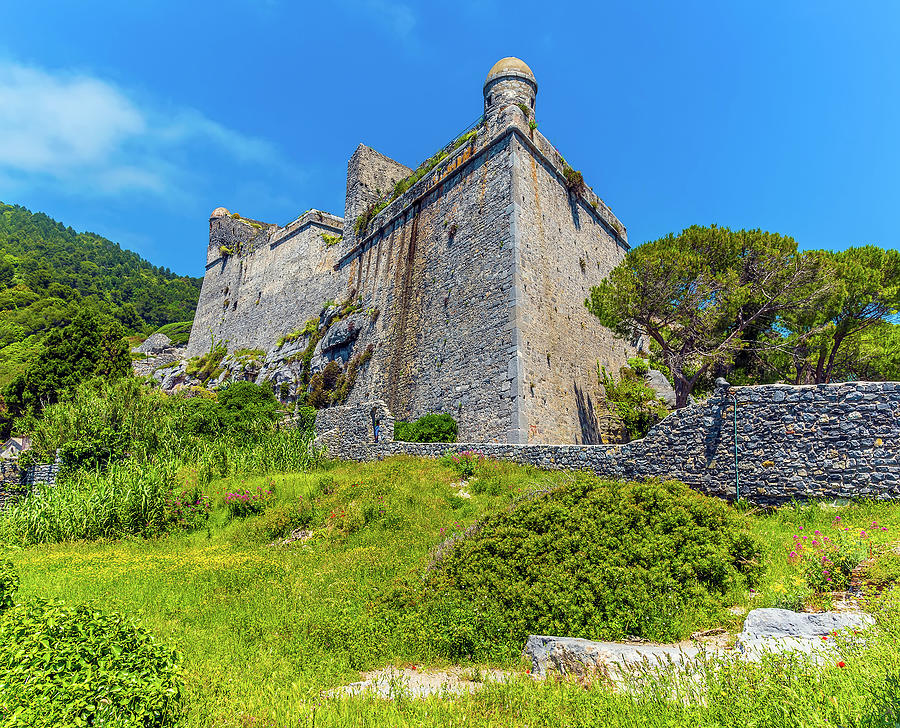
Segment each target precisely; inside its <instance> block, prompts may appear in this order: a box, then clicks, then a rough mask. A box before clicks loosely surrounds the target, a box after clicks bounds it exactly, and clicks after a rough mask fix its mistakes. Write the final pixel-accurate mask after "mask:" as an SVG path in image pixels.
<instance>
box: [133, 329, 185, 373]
mask: <svg viewBox="0 0 900 728" xmlns="http://www.w3.org/2000/svg"><path fill="white" fill-rule="evenodd" d="M131 353H132V354H137V355H138V356H139V357H140V358H138V359H134V360H133V361H132V362H131V367H132V369H134V373H135V374H137V375H138V376H139V377H146V376H153V375H154V372H155V371H156V370H157V369H159V368H161V367H166V366H168V365H171V364H173V363H175V362H178V361H180V360H182V359H183V358H184V356H185V348H184V347H183V346H175V345H174V344H172V340H171V339H170V338H169V337H168V336H166V335H165V334H159V333H157V334H151V335H150V336H148V337H147V338H146V339H145V340H144V342H143V343H142V344H140V345H139V346H136V347H134V348H133V349H132V350H131Z"/></svg>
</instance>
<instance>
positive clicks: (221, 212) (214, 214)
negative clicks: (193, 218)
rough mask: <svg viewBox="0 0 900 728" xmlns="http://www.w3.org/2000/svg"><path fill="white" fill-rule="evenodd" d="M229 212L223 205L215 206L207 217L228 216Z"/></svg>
mask: <svg viewBox="0 0 900 728" xmlns="http://www.w3.org/2000/svg"><path fill="white" fill-rule="evenodd" d="M230 214H231V213H230V212H228V209H227V208H225V207H217V208H216V209H215V210H213V211H212V215H210V216H209V219H210V220H212V219H213V218H214V217H228V216H229V215H230Z"/></svg>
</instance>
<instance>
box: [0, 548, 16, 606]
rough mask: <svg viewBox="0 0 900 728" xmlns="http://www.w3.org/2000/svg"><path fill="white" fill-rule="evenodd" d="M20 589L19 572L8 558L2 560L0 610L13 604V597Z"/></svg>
mask: <svg viewBox="0 0 900 728" xmlns="http://www.w3.org/2000/svg"><path fill="white" fill-rule="evenodd" d="M18 590H19V572H18V571H17V570H16V567H15V565H14V564H13V562H12V561H9V560H8V559H3V560H2V561H0V612H2V611H3V610H4V609H9V608H10V607H11V606H12V605H13V603H14V602H13V598H14V597H15V594H16V592H17V591H18Z"/></svg>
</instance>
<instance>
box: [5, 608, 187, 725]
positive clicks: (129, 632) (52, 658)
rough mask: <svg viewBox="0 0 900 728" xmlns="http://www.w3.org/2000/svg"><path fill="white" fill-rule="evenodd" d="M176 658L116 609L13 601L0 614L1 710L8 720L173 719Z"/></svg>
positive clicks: (178, 683)
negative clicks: (103, 610)
mask: <svg viewBox="0 0 900 728" xmlns="http://www.w3.org/2000/svg"><path fill="white" fill-rule="evenodd" d="M180 662H181V658H180V656H179V655H178V654H177V653H176V652H174V651H172V650H170V649H168V648H166V647H164V646H162V645H160V644H159V643H157V642H156V640H155V639H154V638H153V637H152V636H151V635H150V634H149V633H147V632H146V631H144V630H143V629H141V628H139V627H136V626H134V625H133V624H132V623H131V622H130V621H129V620H127V619H125V618H124V617H122V616H120V615H118V614H102V613H100V612H97V611H95V610H93V609H91V608H90V607H87V606H78V607H74V608H72V607H67V606H64V605H63V604H62V603H60V602H52V601H43V600H34V601H30V602H27V603H24V604H18V605H16V606H13V607H11V608H9V609H6V610H5V611H4V612H2V614H0V706H2V707H0V714H2V717H3V718H4V725H8V726H48V727H50V726H104V725H105V726H135V727H136V726H141V727H146V728H166V727H167V726H174V725H176V724H177V723H178V721H179V719H180V718H181V717H182V715H183V708H182V690H183V684H182V677H181V665H180Z"/></svg>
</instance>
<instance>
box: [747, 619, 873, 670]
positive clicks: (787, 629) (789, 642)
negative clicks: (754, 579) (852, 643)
mask: <svg viewBox="0 0 900 728" xmlns="http://www.w3.org/2000/svg"><path fill="white" fill-rule="evenodd" d="M874 623H875V620H874V619H873V618H872V617H871V615H868V614H864V613H863V612H853V611H849V612H820V613H818V614H807V613H805V612H792V611H791V610H790V609H754V610H752V611H751V612H750V613H749V614H748V615H747V618H746V619H745V620H744V629H743V631H742V632H741V633H740V634H739V635H738V638H737V642H736V644H735V647H736V648H737V649H738V650H740V651H741V652H742V653H743V654H744V656H745V657H749V658H752V657H755V656H757V655H759V654H761V653H764V652H789V651H794V650H796V651H801V652H812V651H813V650H816V649H821V648H823V647H828V645H829V642H828V640H827V639H825V640H823V639H822V637H826V638H827V637H828V636H829V635H831V634H832V633H833V632H840V631H841V630H863V629H867V628H868V627H871V626H872V625H873V624H874Z"/></svg>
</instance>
